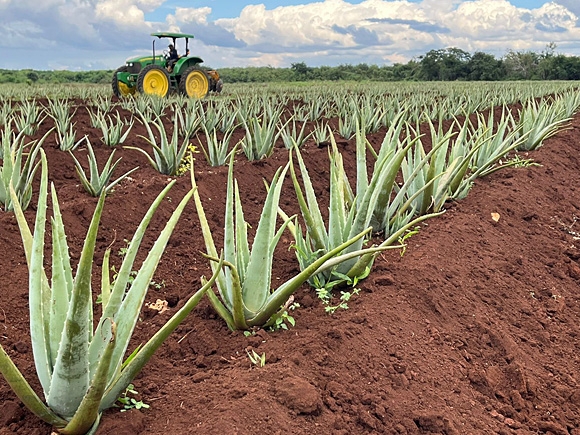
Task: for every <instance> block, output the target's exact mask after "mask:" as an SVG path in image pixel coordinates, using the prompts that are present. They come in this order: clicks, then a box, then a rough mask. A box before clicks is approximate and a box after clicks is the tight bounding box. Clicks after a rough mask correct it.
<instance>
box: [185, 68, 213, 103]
mask: <svg viewBox="0 0 580 435" xmlns="http://www.w3.org/2000/svg"><path fill="white" fill-rule="evenodd" d="M179 90H180V91H181V93H182V94H185V95H187V96H188V97H190V98H198V99H201V98H204V97H205V96H206V95H207V94H208V93H209V78H208V76H207V74H206V73H205V72H204V71H203V70H201V69H200V68H198V67H196V66H192V67H190V68H188V69H186V70H185V72H184V73H183V74H182V75H181V80H180V81H179Z"/></svg>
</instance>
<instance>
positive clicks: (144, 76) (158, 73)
mask: <svg viewBox="0 0 580 435" xmlns="http://www.w3.org/2000/svg"><path fill="white" fill-rule="evenodd" d="M151 36H154V37H155V38H154V39H153V44H152V45H153V50H152V55H151V56H138V57H133V58H129V59H127V61H126V62H125V65H123V66H121V67H119V68H118V69H117V70H116V71H115V73H114V74H113V79H112V83H111V86H112V88H113V93H114V94H115V95H116V96H118V97H122V96H127V95H132V94H135V93H136V92H139V93H142V94H148V95H158V96H161V97H165V96H167V95H169V92H170V91H172V90H175V91H178V92H180V93H182V94H184V95H187V96H188V97H192V98H204V97H205V96H206V95H207V94H209V92H221V90H222V87H223V82H222V80H221V79H220V78H219V74H218V72H217V71H214V70H207V69H204V68H202V67H201V64H202V63H203V59H202V58H200V57H197V56H190V55H189V40H190V39H193V37H194V36H193V35H190V34H187V33H172V32H155V33H152V34H151ZM161 38H168V39H169V43H171V44H172V45H173V46H174V47H175V48H176V49H178V47H179V46H181V48H182V54H181V55H179V50H178V56H177V58H176V59H170V53H169V50H167V49H165V50H163V49H162V50H159V51H157V50H156V47H155V42H156V40H158V39H161ZM181 40H184V42H185V44H184V47H183V44H180V43H179V42H181Z"/></svg>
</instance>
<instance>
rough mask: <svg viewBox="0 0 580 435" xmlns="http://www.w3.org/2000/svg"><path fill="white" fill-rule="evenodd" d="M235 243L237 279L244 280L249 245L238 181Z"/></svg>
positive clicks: (236, 185)
mask: <svg viewBox="0 0 580 435" xmlns="http://www.w3.org/2000/svg"><path fill="white" fill-rule="evenodd" d="M235 198H236V200H235V228H236V230H235V245H236V251H235V252H236V255H235V257H236V269H237V270H238V274H239V280H240V281H241V282H244V279H245V277H246V269H247V268H248V263H249V262H250V246H249V244H248V224H247V223H246V221H245V220H244V211H243V209H242V202H241V201H240V192H239V189H238V183H237V182H236V183H235Z"/></svg>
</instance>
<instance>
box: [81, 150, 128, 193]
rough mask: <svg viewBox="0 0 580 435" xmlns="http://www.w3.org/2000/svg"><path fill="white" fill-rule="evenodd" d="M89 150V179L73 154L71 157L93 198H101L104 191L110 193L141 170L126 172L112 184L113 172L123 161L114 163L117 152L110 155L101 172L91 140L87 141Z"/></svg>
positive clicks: (82, 182)
mask: <svg viewBox="0 0 580 435" xmlns="http://www.w3.org/2000/svg"><path fill="white" fill-rule="evenodd" d="M87 150H88V160H89V174H90V175H89V177H87V176H86V174H85V171H84V169H83V166H82V165H81V164H80V162H79V161H78V160H77V158H76V157H75V156H74V154H73V153H71V156H72V158H73V160H74V162H75V169H76V171H77V175H78V176H79V179H80V180H81V184H82V185H83V188H84V189H85V190H86V191H87V192H88V193H89V195H91V196H100V195H101V193H102V192H103V191H104V192H105V193H109V192H110V191H111V189H112V188H113V187H115V186H116V185H117V184H118V183H119V182H120V181H122V180H123V179H124V178H126V177H128V176H129V174H131V173H132V172H134V171H136V170H137V169H139V167H136V168H133V169H131V170H130V171H128V172H125V173H124V174H123V175H121V176H120V177H119V178H117V179H116V180H115V181H112V182H110V180H111V177H112V176H113V172H114V171H115V168H116V167H117V165H118V164H119V162H120V161H121V159H120V158H119V159H117V160H116V161H115V163H113V157H114V155H115V150H113V152H112V153H111V154H110V155H109V158H108V159H107V162H106V163H105V166H103V170H102V171H101V172H99V167H98V165H97V158H96V156H95V152H94V151H93V147H92V145H91V143H90V142H89V140H88V139H87Z"/></svg>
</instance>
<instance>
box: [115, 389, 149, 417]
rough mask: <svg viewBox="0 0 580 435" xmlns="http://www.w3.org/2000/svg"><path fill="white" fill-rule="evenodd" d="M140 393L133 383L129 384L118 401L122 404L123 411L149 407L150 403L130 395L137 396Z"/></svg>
mask: <svg viewBox="0 0 580 435" xmlns="http://www.w3.org/2000/svg"><path fill="white" fill-rule="evenodd" d="M138 394H139V393H138V392H137V390H135V386H134V385H133V384H129V385H128V386H127V388H126V389H125V392H124V393H123V394H122V395H121V397H119V398H118V399H117V401H118V402H119V403H120V404H121V405H122V406H120V408H121V412H125V411H129V410H130V409H147V408H149V405H148V404H147V403H145V402H143V401H142V400H137V399H135V398H134V397H130V396H129V395H133V396H136V395H138Z"/></svg>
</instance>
